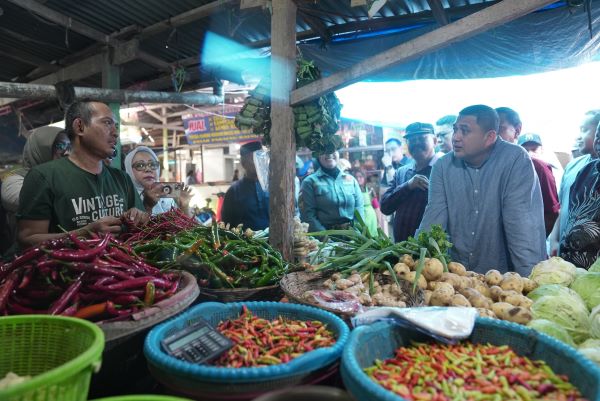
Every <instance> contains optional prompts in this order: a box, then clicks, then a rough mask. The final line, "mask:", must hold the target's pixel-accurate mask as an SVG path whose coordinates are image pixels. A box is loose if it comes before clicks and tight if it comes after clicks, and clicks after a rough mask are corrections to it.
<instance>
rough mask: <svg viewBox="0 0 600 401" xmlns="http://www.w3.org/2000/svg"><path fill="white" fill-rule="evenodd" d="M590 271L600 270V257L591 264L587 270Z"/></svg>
mask: <svg viewBox="0 0 600 401" xmlns="http://www.w3.org/2000/svg"><path fill="white" fill-rule="evenodd" d="M587 271H589V272H594V273H597V272H600V258H598V259H596V261H595V262H594V263H593V264H592V265H591V266H590V268H589V269H588V270H587Z"/></svg>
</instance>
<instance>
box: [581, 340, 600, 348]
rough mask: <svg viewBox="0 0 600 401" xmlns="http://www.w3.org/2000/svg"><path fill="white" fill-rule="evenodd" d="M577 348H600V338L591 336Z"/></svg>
mask: <svg viewBox="0 0 600 401" xmlns="http://www.w3.org/2000/svg"><path fill="white" fill-rule="evenodd" d="M577 348H600V340H597V339H595V338H590V339H587V340H585V341H584V342H582V343H581V344H579V346H578V347H577Z"/></svg>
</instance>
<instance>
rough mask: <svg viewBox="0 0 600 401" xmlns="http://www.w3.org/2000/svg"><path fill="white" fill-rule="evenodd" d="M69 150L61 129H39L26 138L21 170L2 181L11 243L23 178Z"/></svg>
mask: <svg viewBox="0 0 600 401" xmlns="http://www.w3.org/2000/svg"><path fill="white" fill-rule="evenodd" d="M70 150H71V142H70V141H69V137H68V136H67V134H66V133H65V131H64V130H63V129H62V128H58V127H50V126H46V127H41V128H38V129H35V130H33V131H32V132H31V134H30V135H29V138H27V142H26V143H25V147H24V148H23V168H20V169H18V170H15V171H13V172H11V173H10V175H8V176H7V177H5V178H4V180H3V181H2V193H1V198H2V207H3V208H4V209H5V210H6V213H7V222H8V228H9V238H10V239H11V240H12V242H13V243H14V242H15V240H16V238H17V237H16V235H17V229H16V227H17V221H16V218H15V214H16V213H17V210H18V209H19V194H20V193H21V188H22V187H23V180H24V179H25V176H26V175H27V173H28V172H29V170H31V168H33V167H35V166H37V165H39V164H43V163H46V162H49V161H51V160H55V159H59V158H61V157H64V156H68V154H69V151H70Z"/></svg>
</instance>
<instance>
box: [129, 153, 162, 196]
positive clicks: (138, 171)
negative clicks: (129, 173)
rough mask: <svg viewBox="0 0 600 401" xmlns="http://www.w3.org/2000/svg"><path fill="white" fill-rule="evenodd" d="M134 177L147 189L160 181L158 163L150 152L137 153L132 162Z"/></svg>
mask: <svg viewBox="0 0 600 401" xmlns="http://www.w3.org/2000/svg"><path fill="white" fill-rule="evenodd" d="M131 167H132V168H133V176H134V177H135V179H136V180H137V181H138V182H139V183H140V184H142V186H143V187H144V188H146V189H150V188H151V187H152V184H154V183H155V182H156V181H158V162H157V161H156V160H154V159H153V158H152V156H151V155H150V153H148V152H137V153H136V154H135V156H133V160H132V161H131Z"/></svg>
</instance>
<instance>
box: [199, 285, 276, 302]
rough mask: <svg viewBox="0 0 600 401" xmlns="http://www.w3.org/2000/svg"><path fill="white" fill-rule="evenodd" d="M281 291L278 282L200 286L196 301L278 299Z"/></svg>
mask: <svg viewBox="0 0 600 401" xmlns="http://www.w3.org/2000/svg"><path fill="white" fill-rule="evenodd" d="M282 297H283V292H282V291H281V287H280V286H279V284H275V285H269V286H266V287H257V288H228V289H218V290H217V289H211V288H204V287H203V288H202V290H201V291H200V295H199V296H198V298H197V302H207V301H211V302H242V301H279V300H280V299H281V298H282Z"/></svg>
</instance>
